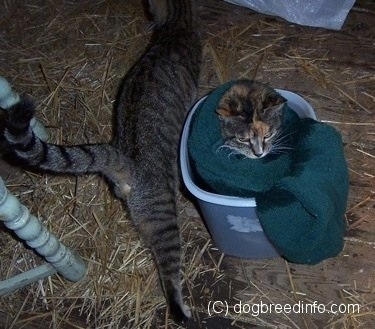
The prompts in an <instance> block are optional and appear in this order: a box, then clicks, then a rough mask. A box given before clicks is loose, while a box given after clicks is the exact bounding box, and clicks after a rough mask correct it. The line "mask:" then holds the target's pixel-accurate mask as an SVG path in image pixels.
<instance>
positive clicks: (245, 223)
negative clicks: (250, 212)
mask: <svg viewBox="0 0 375 329" xmlns="http://www.w3.org/2000/svg"><path fill="white" fill-rule="evenodd" d="M227 221H228V223H229V224H230V225H231V226H230V229H231V230H233V231H237V232H241V233H250V232H263V229H262V226H261V225H260V222H259V220H258V218H249V217H241V216H233V215H227Z"/></svg>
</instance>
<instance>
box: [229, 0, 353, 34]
mask: <svg viewBox="0 0 375 329" xmlns="http://www.w3.org/2000/svg"><path fill="white" fill-rule="evenodd" d="M225 1H227V2H230V3H233V4H236V5H240V6H244V7H248V8H250V9H252V10H255V11H258V12H260V13H263V14H267V15H274V16H280V17H282V18H284V19H286V20H288V21H290V22H293V23H296V24H301V25H307V26H315V27H324V28H327V29H333V30H339V29H341V27H342V25H343V24H344V21H345V18H346V16H347V15H348V13H349V11H350V9H351V8H352V7H353V5H354V2H355V0H341V1H337V0H225Z"/></svg>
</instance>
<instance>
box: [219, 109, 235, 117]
mask: <svg viewBox="0 0 375 329" xmlns="http://www.w3.org/2000/svg"><path fill="white" fill-rule="evenodd" d="M216 113H217V114H218V115H219V117H223V118H224V117H230V116H232V115H233V113H232V112H231V111H230V110H229V109H226V108H223V107H221V108H218V109H216Z"/></svg>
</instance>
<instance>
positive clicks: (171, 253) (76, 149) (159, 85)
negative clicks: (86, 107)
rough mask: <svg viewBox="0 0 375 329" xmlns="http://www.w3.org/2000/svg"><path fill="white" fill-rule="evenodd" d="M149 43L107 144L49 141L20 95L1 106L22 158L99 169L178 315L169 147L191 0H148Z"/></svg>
mask: <svg viewBox="0 0 375 329" xmlns="http://www.w3.org/2000/svg"><path fill="white" fill-rule="evenodd" d="M148 3H149V12H150V13H151V15H152V16H153V18H154V27H153V28H154V29H153V33H152V36H151V40H150V43H149V45H148V47H147V48H146V50H145V52H144V53H143V55H142V56H141V57H140V58H139V60H138V61H137V62H136V63H135V65H134V66H133V67H132V68H131V69H130V70H129V72H128V73H127V74H126V75H125V77H124V78H123V80H122V83H121V86H120V88H119V92H118V96H117V101H116V104H115V113H114V120H113V121H114V129H113V130H114V133H113V139H112V141H111V142H109V143H107V144H105V143H104V144H87V145H73V146H66V145H54V144H49V143H45V142H43V141H42V140H40V139H38V138H37V136H35V134H34V133H33V132H32V129H31V128H30V120H31V118H32V117H33V114H34V108H35V106H34V104H33V102H32V101H31V100H30V99H29V98H27V97H25V96H24V97H22V99H21V101H20V102H19V103H17V104H16V105H14V106H13V107H12V108H11V109H10V110H9V118H8V122H7V128H6V130H5V138H6V139H7V142H8V144H9V147H10V149H11V151H12V152H13V154H14V155H15V156H16V157H17V158H18V159H20V160H22V161H23V162H24V163H25V164H26V165H28V166H31V167H33V168H35V169H42V170H44V171H48V172H53V173H70V174H77V175H79V174H86V173H99V174H102V175H103V176H104V177H105V178H106V179H107V180H108V181H109V183H110V184H111V185H112V186H113V187H114V192H115V194H116V196H117V197H118V198H120V199H121V200H123V201H124V203H125V204H126V205H127V207H128V208H129V210H130V214H131V217H132V220H133V221H134V223H135V225H136V227H137V229H138V230H139V233H140V236H141V237H142V238H143V240H144V242H145V243H146V244H147V246H148V247H149V248H150V250H151V252H152V255H153V258H154V261H155V263H156V266H157V269H158V273H159V279H160V283H161V287H162V289H163V292H164V295H165V297H166V300H167V304H168V306H169V310H170V312H171V314H172V315H173V317H174V318H175V319H176V320H178V321H185V320H186V319H187V318H189V317H190V315H191V312H190V309H189V308H188V307H187V306H186V305H185V304H184V303H183V297H182V291H181V290H182V289H181V282H180V262H181V260H180V258H181V250H180V249H181V247H180V236H179V229H178V224H177V213H176V193H177V187H178V180H179V179H178V167H177V149H178V143H179V137H180V130H181V127H182V124H183V121H184V118H185V114H186V112H187V111H188V109H189V108H190V106H191V104H192V103H193V101H194V100H195V97H196V91H197V84H198V77H199V71H200V62H201V40H200V35H199V32H198V29H197V9H196V4H195V1H193V0H149V1H148Z"/></svg>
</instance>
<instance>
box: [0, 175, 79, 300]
mask: <svg viewBox="0 0 375 329" xmlns="http://www.w3.org/2000/svg"><path fill="white" fill-rule="evenodd" d="M0 220H1V221H3V222H4V225H5V226H6V227H7V228H9V229H10V230H12V231H13V232H14V233H15V234H16V235H17V236H18V237H19V238H20V239H22V240H23V241H25V243H26V244H27V245H28V246H30V247H31V248H33V249H34V250H35V251H36V252H37V253H38V254H39V255H41V256H43V257H44V258H45V259H46V261H47V262H48V263H49V265H45V266H43V267H42V268H41V269H39V270H35V271H34V272H32V273H31V274H32V275H35V277H34V281H36V280H38V279H40V278H41V277H40V276H41V275H42V273H43V272H44V273H45V276H49V275H51V274H53V273H54V272H58V273H59V274H61V275H62V276H63V277H65V278H66V279H68V280H70V281H78V280H80V279H82V278H83V277H84V275H85V273H86V265H85V263H84V262H83V261H82V259H81V258H80V257H79V256H78V255H76V254H75V253H74V252H73V251H72V250H71V249H70V248H68V247H66V246H65V245H63V244H62V243H61V242H60V241H59V240H58V239H57V238H56V236H55V235H53V234H52V233H50V232H49V231H48V229H47V228H46V227H45V226H44V225H42V224H41V222H40V221H39V219H38V218H36V217H35V216H34V215H32V214H30V212H29V210H28V209H27V208H26V207H25V206H24V205H22V204H21V203H20V202H19V200H18V199H17V198H16V197H15V196H14V195H12V194H11V193H10V192H9V191H8V190H7V188H6V187H5V185H4V182H3V180H2V179H1V178H0ZM25 275H26V276H27V277H28V278H27V280H26V279H25ZM25 275H24V276H23V277H22V275H21V278H18V279H17V280H16V279H15V280H16V281H17V287H16V288H15V289H18V288H19V287H20V282H21V283H22V282H23V283H25V284H28V283H30V282H32V278H30V277H29V276H30V274H25ZM42 276H43V275H42ZM9 280H11V279H9ZM30 280H31V281H30ZM12 282H13V283H14V280H11V281H8V280H5V281H2V282H1V283H0V295H2V292H3V291H8V293H9V287H8V288H7V287H4V285H7V284H12ZM6 288H7V289H6ZM11 290H14V289H11Z"/></svg>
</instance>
